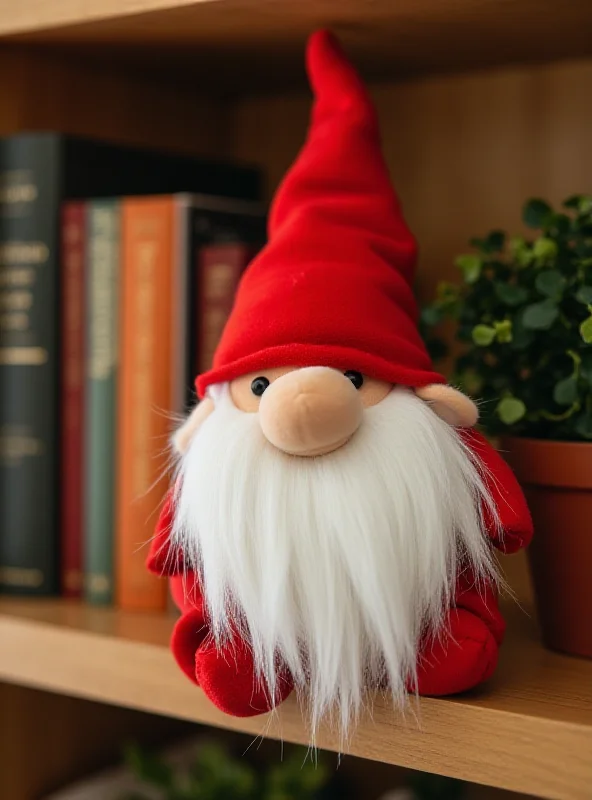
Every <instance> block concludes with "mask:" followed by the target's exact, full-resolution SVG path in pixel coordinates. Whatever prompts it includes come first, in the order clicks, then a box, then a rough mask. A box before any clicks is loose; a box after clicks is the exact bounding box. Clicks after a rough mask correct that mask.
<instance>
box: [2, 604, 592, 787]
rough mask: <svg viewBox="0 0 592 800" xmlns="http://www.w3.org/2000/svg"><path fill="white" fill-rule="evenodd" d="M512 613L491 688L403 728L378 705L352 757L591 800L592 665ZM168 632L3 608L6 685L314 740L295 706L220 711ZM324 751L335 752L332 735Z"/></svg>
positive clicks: (144, 622) (434, 705) (75, 612)
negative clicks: (175, 651) (245, 715)
mask: <svg viewBox="0 0 592 800" xmlns="http://www.w3.org/2000/svg"><path fill="white" fill-rule="evenodd" d="M506 612H507V616H509V617H510V618H511V620H510V622H511V624H510V634H509V637H508V640H507V642H506V643H505V645H504V647H503V648H502V658H501V663H500V666H499V669H498V671H497V673H496V676H495V678H494V680H493V681H492V682H491V683H490V685H489V686H487V687H484V688H482V689H481V690H480V691H479V692H473V693H470V694H467V695H465V696H463V697H459V698H456V699H447V700H436V699H423V700H422V701H421V702H420V705H419V708H418V709H416V710H417V711H418V717H417V719H416V718H415V717H414V715H413V714H409V715H408V716H407V718H406V719H401V718H398V717H397V716H396V715H394V714H393V712H392V710H391V709H389V707H388V705H385V704H384V703H383V702H382V700H380V699H378V698H377V699H376V702H375V706H374V709H373V717H372V719H366V720H365V721H363V722H362V724H361V725H360V727H359V729H358V732H357V734H356V736H355V737H354V739H353V741H352V743H351V747H350V752H351V753H352V754H353V755H358V756H363V757H364V758H369V759H373V760H377V761H383V762H386V763H392V764H398V765H401V766H405V767H411V768H413V769H421V770H427V771H431V772H440V773H442V774H447V775H451V776H454V777H458V778H463V779H465V780H471V781H476V782H479V783H484V784H488V785H491V786H497V787H500V788H506V789H511V790H515V791H522V792H525V793H531V794H535V795H537V796H540V797H545V798H569V799H570V800H580V799H581V800H584V798H588V797H589V789H590V786H591V785H592V760H591V759H590V753H591V752H592V662H590V661H583V660H577V659H573V658H567V657H562V656H559V655H556V654H553V653H551V652H548V651H546V650H544V649H543V648H542V647H541V646H540V644H539V642H538V637H537V635H536V632H535V630H534V628H533V626H532V624H531V623H529V620H528V618H527V617H526V615H525V614H524V613H518V611H517V609H516V608H515V607H514V608H513V609H512V610H509V609H506ZM171 622H172V621H171V619H170V618H167V617H166V616H153V615H143V614H130V613H122V612H117V611H113V610H107V609H105V610H102V609H96V608H95V609H93V608H88V607H84V606H78V605H75V604H74V605H72V604H67V603H60V602H55V603H52V602H48V601H45V602H43V601H42V602H39V601H37V602H33V601H32V602H28V603H27V602H22V601H20V602H19V601H11V600H8V599H6V600H2V601H0V641H2V643H3V647H2V649H1V650H0V679H3V680H6V681H10V682H14V683H18V684H23V685H28V686H35V687H40V688H45V689H51V690H53V691H56V692H61V693H64V694H71V695H77V696H80V697H85V698H88V699H94V700H100V701H103V702H107V703H114V704H117V705H123V706H129V707H132V708H138V709H142V710H146V711H152V712H155V713H160V714H165V715H170V716H174V717H178V718H180V719H189V720H194V721H197V722H203V723H206V724H209V725H214V726H219V727H223V728H227V729H231V730H235V731H244V732H247V733H250V734H253V735H255V736H258V735H261V734H265V735H269V736H271V737H274V738H280V737H281V738H283V739H284V740H286V741H294V742H303V741H305V740H306V738H307V736H306V732H305V729H304V727H303V724H302V720H301V716H300V712H299V710H298V707H297V705H296V704H295V702H294V700H293V699H291V700H289V701H288V702H287V703H286V704H284V705H283V706H282V707H281V709H280V711H279V713H277V714H276V715H272V716H269V717H258V718H252V719H237V718H232V717H227V716H225V715H223V714H221V713H220V712H218V711H217V710H216V709H215V708H214V707H213V706H212V705H211V704H210V703H209V702H208V701H207V699H206V698H205V697H204V696H203V694H202V693H201V692H200V691H199V690H198V689H196V688H195V687H193V686H192V684H191V683H190V682H189V681H188V680H187V679H186V678H185V677H184V676H183V675H182V674H181V673H180V672H179V670H178V669H177V668H176V667H175V666H174V665H173V661H172V656H171V655H170V653H169V650H168V640H169V636H170V628H171ZM39 653H42V654H43V658H42V659H41V658H39ZM318 744H319V746H321V747H325V748H328V749H338V747H339V743H338V741H337V740H336V738H335V736H334V735H333V734H332V733H331V732H330V731H327V730H323V731H322V732H321V734H320V735H319V740H318Z"/></svg>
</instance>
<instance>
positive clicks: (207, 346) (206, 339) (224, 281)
mask: <svg viewBox="0 0 592 800" xmlns="http://www.w3.org/2000/svg"><path fill="white" fill-rule="evenodd" d="M257 249H258V247H257V246H256V245H255V244H251V243H245V242H222V243H220V244H206V245H204V246H203V247H201V248H200V249H199V250H198V252H197V259H198V265H197V276H198V288H197V313H196V319H197V331H196V334H197V335H196V354H195V374H196V375H199V374H200V373H202V372H205V371H206V370H208V369H210V367H211V365H212V359H213V357H214V351H215V350H216V347H217V346H218V342H219V341H220V337H221V336H222V331H223V330H224V326H225V324H226V320H227V319H228V315H229V314H230V310H231V309H232V304H233V302H234V295H235V293H236V289H237V286H238V282H239V280H240V277H241V275H242V273H243V272H244V270H245V268H246V267H247V265H248V264H249V262H250V261H251V259H252V258H253V256H254V255H255V254H256V252H257Z"/></svg>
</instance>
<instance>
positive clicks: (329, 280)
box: [148, 31, 532, 733]
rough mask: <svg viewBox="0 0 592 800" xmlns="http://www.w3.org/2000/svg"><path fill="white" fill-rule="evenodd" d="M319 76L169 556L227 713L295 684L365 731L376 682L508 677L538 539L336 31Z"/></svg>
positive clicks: (187, 473) (208, 377) (189, 623)
mask: <svg viewBox="0 0 592 800" xmlns="http://www.w3.org/2000/svg"><path fill="white" fill-rule="evenodd" d="M307 66H308V73H309V77H310V81H311V84H312V88H313V91H314V96H315V102H314V108H313V112H312V119H311V124H310V129H309V132H308V136H307V140H306V142H305V144H304V146H303V148H302V150H301V152H300V154H299V156H298V157H297V159H296V161H295V163H294V165H293V166H292V168H291V169H290V171H289V172H288V174H287V175H286V177H285V179H284V181H283V183H282V184H281V186H280V188H279V190H278V192H277V195H276V197H275V201H274V203H273V207H272V210H271V213H270V218H269V240H268V244H267V246H266V247H265V248H264V249H263V250H262V251H261V252H260V253H259V254H258V256H257V257H256V258H255V259H254V260H253V262H252V263H251V264H250V265H249V267H248V269H247V270H246V272H245V273H244V276H243V278H242V281H241V283H240V286H239V289H238V292H237V296H236V300H235V304H234V308H233V310H232V313H231V316H230V318H229V320H228V323H227V325H226V328H225V330H224V334H223V336H222V339H221V341H220V344H219V347H218V349H217V351H216V354H215V358H214V363H213V367H212V369H211V370H210V371H209V372H206V373H205V374H202V375H200V376H199V377H198V379H197V392H198V397H199V402H198V404H197V406H196V407H195V409H194V410H193V411H192V413H191V414H190V415H189V417H188V419H187V420H186V422H185V423H184V424H183V425H182V426H181V427H180V429H179V430H178V431H177V432H176V434H175V436H174V446H175V449H176V452H177V453H178V471H177V474H176V476H175V480H174V484H173V486H172V488H171V490H170V493H169V496H168V498H167V500H166V502H165V505H164V508H163V510H162V513H161V517H160V521H159V524H158V529H157V531H156V535H155V537H154V539H153V542H152V548H151V552H150V555H149V561H148V566H149V568H150V569H151V570H152V571H154V572H156V573H158V574H160V575H168V576H171V578H172V591H173V594H174V596H175V598H176V600H177V603H178V605H179V607H180V609H181V611H182V615H181V616H180V618H179V620H178V621H177V623H176V627H175V629H174V633H173V637H172V650H173V653H174V655H175V658H176V660H177V662H178V664H179V666H180V667H181V669H182V670H183V671H184V672H185V673H186V674H187V676H188V677H189V678H190V679H191V680H192V681H194V682H195V683H196V684H197V685H199V686H200V687H201V688H202V689H203V691H204V692H205V693H206V695H207V696H208V697H209V698H210V699H211V701H212V702H213V703H214V704H215V705H216V706H218V707H219V708H220V709H222V710H223V711H225V712H227V713H229V714H234V715H238V716H247V715H254V714H260V713H263V712H266V711H269V710H270V709H272V708H273V707H275V706H277V704H278V703H280V702H281V701H282V700H283V699H284V698H285V697H286V696H287V695H288V694H290V692H292V691H293V690H295V691H296V692H297V694H298V695H299V697H300V698H301V701H302V704H303V707H304V709H305V712H306V714H307V716H308V720H309V722H310V724H311V727H312V729H313V730H314V729H315V728H316V726H317V724H318V723H319V721H320V720H321V719H323V718H327V719H332V720H334V721H335V722H336V723H337V724H338V725H339V726H340V728H341V730H342V731H344V732H346V733H348V732H350V731H351V730H352V726H353V725H354V724H355V721H356V718H357V716H358V714H359V712H360V711H361V709H362V708H363V707H364V705H365V704H366V702H367V701H368V700H369V698H370V697H371V694H370V693H371V692H372V691H373V690H376V689H380V690H382V691H386V692H388V693H389V695H390V696H391V697H392V700H393V701H394V703H395V706H397V707H403V706H404V704H405V701H406V697H407V695H408V693H409V692H418V693H419V694H425V695H446V694H453V693H457V692H461V691H463V690H466V689H470V688H472V687H474V686H476V685H477V684H479V683H481V682H482V681H485V680H487V679H488V678H489V677H490V676H491V675H492V673H493V671H494V669H495V666H496V662H497V655H498V648H499V646H500V644H501V642H502V639H503V636H504V621H503V619H502V617H501V615H500V611H499V608H498V598H497V576H496V568H495V558H494V552H493V551H494V548H498V549H500V550H502V551H503V552H506V553H508V552H513V551H516V550H518V549H519V548H521V547H524V546H525V545H526V544H527V543H528V541H529V539H530V537H531V534H532V527H531V519H530V515H529V512H528V509H527V506H526V504H525V501H524V497H523V495H522V493H521V491H520V488H519V486H518V484H517V482H516V480H515V478H514V476H513V474H512V472H511V471H510V469H509V467H508V466H507V465H506V464H505V462H504V461H503V460H502V459H501V458H500V456H499V455H498V454H497V452H496V451H495V450H494V449H493V448H492V447H491V446H490V445H489V444H488V442H487V441H486V440H485V439H484V438H483V437H482V436H481V435H480V434H479V433H477V432H476V431H475V430H473V426H474V425H475V423H476V422H477V417H478V414H477V409H476V407H475V405H474V404H473V402H472V401H471V400H470V399H469V398H468V397H466V396H464V395H463V394H461V393H460V392H458V391H456V390H455V389H454V388H452V387H450V386H447V385H446V382H445V380H444V378H443V377H442V376H441V375H439V374H438V373H437V372H435V371H434V369H433V367H432V364H431V362H430V358H429V356H428V353H427V351H426V348H425V346H424V343H423V342H422V340H421V338H420V335H419V333H418V329H417V308H416V303H415V300H414V295H413V288H412V285H413V280H414V270H415V263H416V244H415V241H414V238H413V236H412V235H411V233H410V231H409V229H408V227H407V225H406V223H405V221H404V218H403V216H402V212H401V207H400V204H399V201H398V199H397V196H396V194H395V192H394V190H393V187H392V185H391V183H390V180H389V176H388V171H387V168H386V166H385V163H384V160H383V156H382V154H381V147H380V137H379V129H378V122H377V117H376V113H375V110H374V109H373V107H372V104H371V102H370V99H369V97H368V95H367V93H366V91H365V89H364V87H363V85H362V83H361V81H360V79H359V77H358V76H357V74H356V72H355V71H354V69H353V67H352V66H351V65H350V64H349V63H348V61H347V60H346V58H345V56H344V55H343V53H342V52H341V50H340V48H339V46H338V44H337V43H336V41H335V40H334V39H333V37H332V36H331V35H330V34H328V33H327V32H325V31H321V32H318V33H316V34H314V35H313V36H312V37H311V39H310V41H309V44H308V49H307Z"/></svg>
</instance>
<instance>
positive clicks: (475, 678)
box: [409, 608, 498, 696]
mask: <svg viewBox="0 0 592 800" xmlns="http://www.w3.org/2000/svg"><path fill="white" fill-rule="evenodd" d="M497 656H498V644H497V642H496V640H495V638H494V636H493V634H492V633H491V631H490V629H489V628H488V627H487V625H486V624H485V623H484V622H483V620H481V619H480V618H479V617H477V616H475V614H471V612H470V611H466V610H465V609H463V608H459V609H452V610H451V611H450V615H449V619H448V624H447V629H446V633H445V634H443V635H442V636H441V638H440V639H434V640H430V641H429V642H426V643H425V645H424V647H423V649H422V653H421V656H420V659H419V663H418V668H417V683H416V685H415V686H410V687H409V688H410V690H411V691H415V690H417V691H418V692H419V694H421V695H431V696H441V695H449V694H457V693H458V692H464V691H467V690H468V689H472V688H473V687H475V686H477V685H478V684H480V683H482V682H483V681H486V680H487V679H488V678H490V677H491V675H492V674H493V672H494V670H495V667H496V665H497Z"/></svg>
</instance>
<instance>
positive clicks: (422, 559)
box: [172, 385, 495, 737]
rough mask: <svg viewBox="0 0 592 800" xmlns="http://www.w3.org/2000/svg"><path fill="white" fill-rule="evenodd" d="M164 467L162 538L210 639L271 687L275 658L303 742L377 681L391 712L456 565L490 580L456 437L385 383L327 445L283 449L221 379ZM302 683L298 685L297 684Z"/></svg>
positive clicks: (357, 704) (343, 714)
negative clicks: (297, 701) (197, 590)
mask: <svg viewBox="0 0 592 800" xmlns="http://www.w3.org/2000/svg"><path fill="white" fill-rule="evenodd" d="M213 396H214V399H215V403H216V409H215V411H214V413H213V414H211V415H210V417H208V418H207V419H206V421H205V422H204V423H203V425H202V427H201V428H200V430H199V431H198V433H197V434H196V435H195V437H194V439H193V441H192V442H191V444H190V446H189V448H188V450H187V452H186V453H185V455H184V456H183V457H182V459H181V462H180V465H179V480H178V482H177V486H178V492H177V512H176V519H175V523H174V526H173V532H172V539H173V544H175V545H177V546H180V547H181V548H182V551H183V553H184V556H185V563H186V565H187V567H188V568H189V569H194V570H195V571H196V572H197V573H198V575H199V577H200V582H201V588H202V591H203V595H204V599H205V602H206V607H207V610H208V613H209V615H210V618H211V619H210V621H211V625H212V634H213V636H214V638H215V640H216V642H217V643H222V642H223V641H224V640H225V638H226V637H227V636H228V635H229V633H230V632H231V630H232V628H233V627H235V628H236V627H238V628H239V629H240V631H241V632H242V635H243V636H244V637H245V639H246V641H248V642H250V644H251V646H252V650H253V656H254V662H255V666H256V671H257V676H258V679H260V680H262V681H263V685H264V686H266V688H267V690H268V691H269V693H270V696H274V694H275V690H276V676H277V668H278V663H282V662H283V663H284V664H285V665H286V666H287V668H288V669H289V671H290V673H291V675H292V677H293V679H294V682H295V685H296V689H297V691H298V693H299V696H300V697H301V698H302V697H304V696H306V698H307V699H306V705H307V707H308V710H309V711H308V713H309V719H310V724H311V729H312V734H313V737H314V732H315V730H316V727H317V725H318V723H319V721H320V720H321V718H322V717H326V716H328V717H329V718H330V719H331V718H334V716H335V715H337V720H338V722H339V723H340V729H341V732H342V734H343V733H345V734H346V735H347V732H348V730H349V729H350V728H351V725H352V723H354V722H355V719H356V718H357V716H358V714H359V712H360V710H361V709H362V707H363V706H364V704H365V701H366V700H367V699H368V698H369V695H368V694H367V692H368V690H370V689H376V688H377V687H379V686H382V687H383V688H384V687H387V688H388V691H389V692H390V694H391V695H392V698H393V700H394V702H395V704H396V705H397V706H399V707H402V706H403V705H404V703H405V698H406V696H407V695H406V684H407V683H413V680H414V675H415V670H416V663H417V657H418V646H419V643H420V639H421V637H422V636H424V635H426V634H428V635H429V634H436V635H437V634H438V633H440V632H441V631H442V625H443V621H444V619H445V612H446V610H447V609H448V608H449V606H450V603H451V599H452V595H453V592H454V587H455V582H456V578H457V574H458V571H459V569H460V568H464V567H471V568H472V569H473V570H474V572H475V575H476V576H477V579H491V578H495V569H494V564H493V560H492V556H491V551H490V548H489V545H488V542H487V539H486V537H485V535H484V533H483V522H482V514H481V508H482V504H483V503H484V504H486V505H487V506H488V508H489V511H490V512H491V513H492V514H493V515H494V518H495V509H494V507H493V503H492V501H491V498H490V497H489V495H488V494H487V491H486V489H485V487H484V484H483V481H482V479H481V476H480V472H479V467H478V465H476V464H475V462H474V459H473V456H472V454H471V453H470V452H469V451H468V449H467V448H466V446H465V445H464V444H463V442H462V440H461V438H460V437H459V435H458V434H457V432H456V431H455V430H454V429H453V428H451V427H450V426H449V425H448V424H447V423H445V422H444V421H443V420H441V419H440V418H439V417H438V416H436V414H435V413H434V412H433V411H432V410H431V409H430V408H429V407H428V406H427V405H426V404H425V403H424V402H423V401H422V400H419V399H418V398H417V396H416V395H415V394H414V393H413V392H411V391H409V390H407V389H402V388H397V389H394V390H393V391H392V392H391V393H390V394H389V395H388V396H387V397H386V398H385V399H384V400H382V401H381V402H380V403H379V404H378V405H376V406H374V407H371V408H368V409H366V410H365V411H364V419H363V422H362V425H361V427H360V428H359V430H358V431H357V432H356V433H355V435H354V436H353V437H352V439H351V440H350V441H349V442H348V443H347V444H346V445H345V446H343V447H342V448H340V449H338V450H336V451H335V452H333V453H330V454H328V455H324V456H321V457H319V458H301V457H297V456H289V455H286V454H284V453H282V452H280V451H279V450H277V449H276V448H275V447H273V446H272V445H271V444H269V442H268V441H267V440H266V439H265V437H264V436H263V433H262V431H261V428H260V425H259V420H258V415H257V414H254V413H253V414H249V413H245V412H242V411H239V410H238V409H236V408H235V406H234V405H233V403H232V400H231V399H230V394H229V391H228V387H227V386H226V385H223V386H217V387H215V389H214V392H213ZM305 690H306V693H305Z"/></svg>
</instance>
